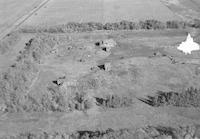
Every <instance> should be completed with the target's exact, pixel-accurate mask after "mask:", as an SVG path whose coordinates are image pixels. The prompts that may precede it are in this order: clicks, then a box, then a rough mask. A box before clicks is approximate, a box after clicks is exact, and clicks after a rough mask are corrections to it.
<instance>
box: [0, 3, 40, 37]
mask: <svg viewBox="0 0 200 139" xmlns="http://www.w3.org/2000/svg"><path fill="white" fill-rule="evenodd" d="M42 1H43V0H17V1H16V0H0V19H1V20H0V32H1V33H2V32H3V31H5V30H6V29H8V28H10V27H11V26H12V25H13V24H14V23H15V22H16V21H17V20H18V19H20V18H21V17H22V16H24V15H26V14H27V13H29V12H30V11H31V10H33V9H34V8H35V7H37V6H38V5H39V4H40V3H41V2H42Z"/></svg>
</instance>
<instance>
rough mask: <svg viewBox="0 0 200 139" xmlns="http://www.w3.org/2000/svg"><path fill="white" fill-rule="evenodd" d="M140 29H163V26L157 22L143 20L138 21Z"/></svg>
mask: <svg viewBox="0 0 200 139" xmlns="http://www.w3.org/2000/svg"><path fill="white" fill-rule="evenodd" d="M139 25H140V28H141V29H147V30H149V29H154V30H155V29H164V28H165V25H164V24H163V23H162V22H160V21H157V20H153V19H152V20H145V21H140V22H139Z"/></svg>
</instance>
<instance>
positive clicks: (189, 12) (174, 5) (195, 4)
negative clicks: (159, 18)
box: [161, 0, 200, 20]
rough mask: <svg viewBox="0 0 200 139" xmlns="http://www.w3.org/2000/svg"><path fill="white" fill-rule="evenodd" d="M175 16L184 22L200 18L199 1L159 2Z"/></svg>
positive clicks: (176, 0) (171, 0) (163, 0)
mask: <svg viewBox="0 0 200 139" xmlns="http://www.w3.org/2000/svg"><path fill="white" fill-rule="evenodd" d="M161 1H162V2H164V4H166V6H167V7H168V8H169V9H171V10H172V11H173V12H174V13H175V14H176V15H178V16H179V17H181V18H183V19H184V20H191V19H199V18H200V1H199V0H161Z"/></svg>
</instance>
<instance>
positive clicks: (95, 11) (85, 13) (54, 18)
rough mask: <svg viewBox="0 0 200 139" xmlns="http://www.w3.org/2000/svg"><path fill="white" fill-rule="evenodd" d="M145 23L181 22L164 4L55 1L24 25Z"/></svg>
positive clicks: (145, 0) (111, 0)
mask: <svg viewBox="0 0 200 139" xmlns="http://www.w3.org/2000/svg"><path fill="white" fill-rule="evenodd" d="M145 19H157V20H161V21H166V20H174V19H175V20H179V18H178V17H177V16H176V15H174V14H173V12H171V11H170V10H169V9H168V8H167V7H166V6H164V5H163V4H162V3H161V2H160V0H84V1H83V0H51V1H50V2H49V3H48V4H47V5H46V6H45V7H43V8H42V9H41V10H40V11H38V13H37V14H35V15H34V16H32V17H31V18H30V19H28V20H27V21H26V22H25V23H24V25H47V24H48V25H55V24H63V23H67V22H71V21H74V22H89V21H95V22H116V21H121V20H129V21H137V20H145Z"/></svg>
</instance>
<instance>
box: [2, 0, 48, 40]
mask: <svg viewBox="0 0 200 139" xmlns="http://www.w3.org/2000/svg"><path fill="white" fill-rule="evenodd" d="M49 1H50V0H44V1H43V2H41V3H40V4H39V5H38V6H37V7H36V8H34V9H33V10H31V11H30V12H29V13H27V14H25V15H24V16H22V17H21V18H19V19H18V20H17V21H16V22H15V23H14V24H13V25H12V26H11V27H9V28H8V29H6V30H5V31H3V32H2V33H0V40H1V39H4V38H5V37H6V35H7V34H9V33H10V32H11V31H13V30H15V29H16V28H17V27H19V26H20V25H21V24H22V23H24V22H25V21H26V20H27V19H28V18H30V17H31V16H32V15H33V14H34V13H36V12H37V11H38V10H40V9H41V8H42V7H44V5H46V4H47V3H48V2H49Z"/></svg>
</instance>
